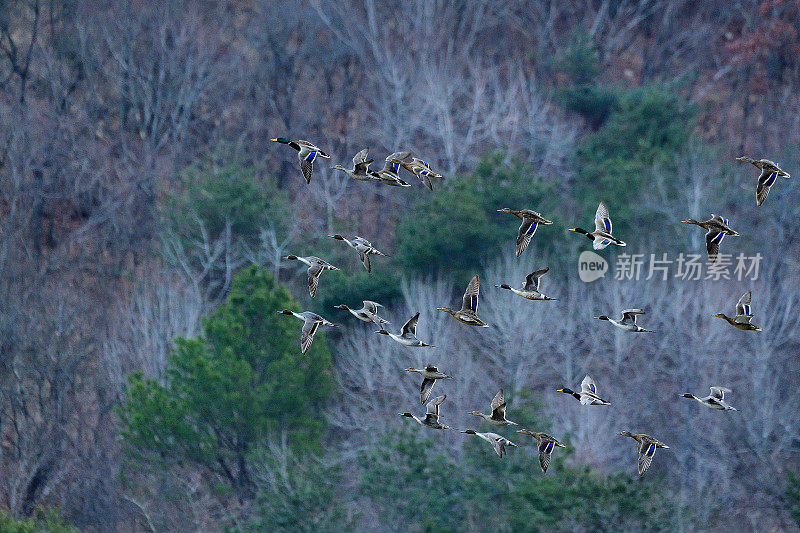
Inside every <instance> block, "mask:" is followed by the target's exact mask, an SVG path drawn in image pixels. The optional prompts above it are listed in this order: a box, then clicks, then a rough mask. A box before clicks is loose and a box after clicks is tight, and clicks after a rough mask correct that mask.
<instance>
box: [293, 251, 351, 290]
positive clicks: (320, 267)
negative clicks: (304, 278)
mask: <svg viewBox="0 0 800 533" xmlns="http://www.w3.org/2000/svg"><path fill="white" fill-rule="evenodd" d="M284 259H286V260H288V261H300V262H301V263H303V264H305V265H308V270H307V272H308V294H309V295H310V296H311V297H312V298H313V297H314V296H315V295H316V294H317V286H318V285H319V277H320V276H321V275H322V273H323V272H324V271H326V270H339V269H338V268H337V267H335V266H333V265H332V264H330V263H328V262H327V261H323V260H322V259H320V258H319V257H315V256H313V255H310V256H308V257H300V256H297V255H291V254H290V255H287V256H286V257H284Z"/></svg>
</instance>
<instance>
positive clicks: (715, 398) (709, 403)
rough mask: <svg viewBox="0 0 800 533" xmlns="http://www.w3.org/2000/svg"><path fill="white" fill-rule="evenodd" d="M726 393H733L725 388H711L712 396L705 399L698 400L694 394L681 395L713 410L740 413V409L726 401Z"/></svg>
mask: <svg viewBox="0 0 800 533" xmlns="http://www.w3.org/2000/svg"><path fill="white" fill-rule="evenodd" d="M726 392H731V390H730V389H726V388H725V387H711V394H709V395H708V396H705V397H703V398H698V397H697V396H695V395H694V394H691V393H688V392H686V393H684V394H681V397H682V398H693V399H695V400H697V401H698V402H700V403H701V404H703V405H705V406H706V407H710V408H711V409H716V410H718V411H738V409H736V408H735V407H733V406H732V405H730V404H729V403H728V402H726V401H725V393H726Z"/></svg>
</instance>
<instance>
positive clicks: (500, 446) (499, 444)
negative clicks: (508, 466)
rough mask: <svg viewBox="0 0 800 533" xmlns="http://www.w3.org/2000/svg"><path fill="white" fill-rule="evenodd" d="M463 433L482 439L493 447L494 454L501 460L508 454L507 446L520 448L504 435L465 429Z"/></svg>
mask: <svg viewBox="0 0 800 533" xmlns="http://www.w3.org/2000/svg"><path fill="white" fill-rule="evenodd" d="M461 433H466V434H467V435H475V436H476V437H480V438H482V439H483V440H485V441H486V442H488V443H489V444H491V445H492V449H493V450H494V453H496V454H497V455H498V457H500V458H501V459H502V458H503V456H504V455H505V454H506V446H513V447H515V448H517V447H518V446H517V445H516V444H514V443H513V442H511V441H510V440H508V439H507V438H505V437H503V436H502V435H498V434H497V433H478V432H477V431H475V430H474V429H465V430H464V431H462V432H461Z"/></svg>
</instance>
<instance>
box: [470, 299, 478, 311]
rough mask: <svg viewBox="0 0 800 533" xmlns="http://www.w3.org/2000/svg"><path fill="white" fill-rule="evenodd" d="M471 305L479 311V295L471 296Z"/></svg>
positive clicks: (474, 309)
mask: <svg viewBox="0 0 800 533" xmlns="http://www.w3.org/2000/svg"><path fill="white" fill-rule="evenodd" d="M469 306H470V307H471V308H472V310H473V311H477V309H478V297H477V296H470V299H469Z"/></svg>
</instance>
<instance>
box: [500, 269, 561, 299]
mask: <svg viewBox="0 0 800 533" xmlns="http://www.w3.org/2000/svg"><path fill="white" fill-rule="evenodd" d="M548 270H550V268H549V267H544V268H543V269H541V270H535V271H533V272H531V273H530V274H528V276H527V277H526V278H525V283H524V284H523V285H522V289H515V288H514V287H511V286H510V285H508V284H506V283H501V284H500V285H495V287H499V288H501V289H506V290H509V291H511V292H513V293H514V294H516V295H519V296H522V297H523V298H525V299H526V300H557V298H550V297H549V296H545V295H544V294H542V293H541V292H540V291H539V285H540V283H541V278H542V276H544V275H545V274H547V271H548Z"/></svg>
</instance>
